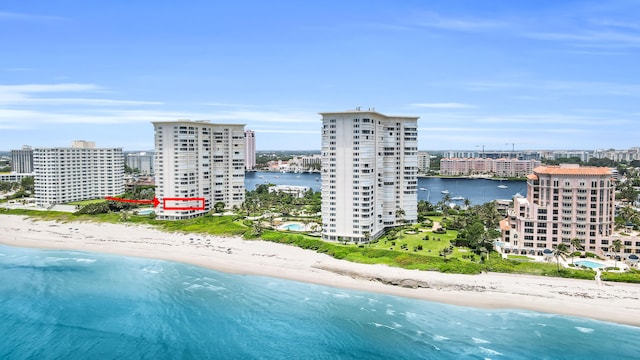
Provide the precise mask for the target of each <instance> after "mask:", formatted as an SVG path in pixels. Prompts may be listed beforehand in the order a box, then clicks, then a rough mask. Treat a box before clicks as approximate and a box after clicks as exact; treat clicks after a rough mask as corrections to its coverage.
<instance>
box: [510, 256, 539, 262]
mask: <svg viewBox="0 0 640 360" xmlns="http://www.w3.org/2000/svg"><path fill="white" fill-rule="evenodd" d="M507 259H509V260H520V261H533V260H535V259H534V258H531V257H528V256H526V255H507Z"/></svg>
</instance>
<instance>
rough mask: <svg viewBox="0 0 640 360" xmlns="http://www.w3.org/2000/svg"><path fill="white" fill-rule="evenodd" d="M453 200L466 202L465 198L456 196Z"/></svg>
mask: <svg viewBox="0 0 640 360" xmlns="http://www.w3.org/2000/svg"><path fill="white" fill-rule="evenodd" d="M451 200H453V201H461V200H464V196H454V197H452V198H451Z"/></svg>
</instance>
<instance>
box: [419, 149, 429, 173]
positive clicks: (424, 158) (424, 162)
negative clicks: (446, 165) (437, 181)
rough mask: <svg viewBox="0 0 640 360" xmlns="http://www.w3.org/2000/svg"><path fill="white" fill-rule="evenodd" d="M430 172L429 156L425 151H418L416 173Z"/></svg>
mask: <svg viewBox="0 0 640 360" xmlns="http://www.w3.org/2000/svg"><path fill="white" fill-rule="evenodd" d="M429 170H431V154H429V153H428V152H426V151H418V172H419V173H421V174H426V173H428V172H429Z"/></svg>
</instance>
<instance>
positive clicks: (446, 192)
mask: <svg viewBox="0 0 640 360" xmlns="http://www.w3.org/2000/svg"><path fill="white" fill-rule="evenodd" d="M440 192H441V193H443V194H448V193H449V190H442V191H440Z"/></svg>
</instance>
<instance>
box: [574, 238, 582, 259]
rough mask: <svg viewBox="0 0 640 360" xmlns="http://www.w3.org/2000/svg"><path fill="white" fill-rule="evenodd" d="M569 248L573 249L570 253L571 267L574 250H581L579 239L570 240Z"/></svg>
mask: <svg viewBox="0 0 640 360" xmlns="http://www.w3.org/2000/svg"><path fill="white" fill-rule="evenodd" d="M571 247H572V248H573V250H572V251H571V265H573V253H575V252H576V250H577V251H581V250H582V249H583V247H582V244H581V243H580V239H578V238H573V239H571Z"/></svg>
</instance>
